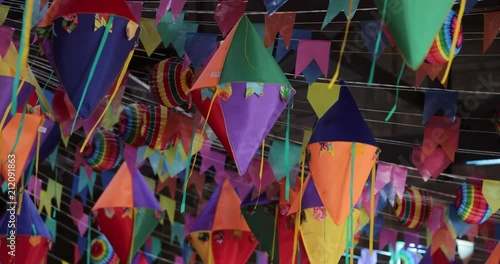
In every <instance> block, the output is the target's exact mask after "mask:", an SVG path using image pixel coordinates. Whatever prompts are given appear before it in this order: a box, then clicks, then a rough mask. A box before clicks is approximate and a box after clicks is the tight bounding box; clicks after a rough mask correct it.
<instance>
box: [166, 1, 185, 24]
mask: <svg viewBox="0 0 500 264" xmlns="http://www.w3.org/2000/svg"><path fill="white" fill-rule="evenodd" d="M184 5H186V0H171V4H170V10H171V11H172V16H173V17H174V21H177V18H179V16H180V14H181V13H182V10H183V9H184Z"/></svg>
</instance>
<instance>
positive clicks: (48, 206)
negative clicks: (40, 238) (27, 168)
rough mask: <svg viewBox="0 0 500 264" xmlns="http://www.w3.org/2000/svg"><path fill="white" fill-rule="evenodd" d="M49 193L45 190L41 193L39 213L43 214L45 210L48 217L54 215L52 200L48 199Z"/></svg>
mask: <svg viewBox="0 0 500 264" xmlns="http://www.w3.org/2000/svg"><path fill="white" fill-rule="evenodd" d="M47 196H48V195H47V193H46V192H45V191H44V190H41V191H40V205H39V207H38V212H39V213H41V212H42V210H43V208H45V212H47V215H52V199H51V198H47Z"/></svg>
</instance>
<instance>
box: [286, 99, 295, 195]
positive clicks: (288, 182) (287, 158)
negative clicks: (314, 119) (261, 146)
mask: <svg viewBox="0 0 500 264" xmlns="http://www.w3.org/2000/svg"><path fill="white" fill-rule="evenodd" d="M292 100H293V98H292V99H291V100H290V102H289V103H288V106H287V112H286V132H285V157H284V159H285V170H286V182H285V199H286V200H287V201H290V170H291V169H290V115H291V113H290V112H291V109H292V107H291V103H292Z"/></svg>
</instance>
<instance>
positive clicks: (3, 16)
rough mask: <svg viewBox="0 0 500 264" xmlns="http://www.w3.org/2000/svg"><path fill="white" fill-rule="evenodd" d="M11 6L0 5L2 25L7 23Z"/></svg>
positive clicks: (0, 22)
mask: <svg viewBox="0 0 500 264" xmlns="http://www.w3.org/2000/svg"><path fill="white" fill-rule="evenodd" d="M9 9H10V7H9V6H6V5H0V26H1V25H3V23H5V20H6V19H7V14H9Z"/></svg>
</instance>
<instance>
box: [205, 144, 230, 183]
mask: <svg viewBox="0 0 500 264" xmlns="http://www.w3.org/2000/svg"><path fill="white" fill-rule="evenodd" d="M211 147H212V143H211V142H210V141H208V140H206V141H205V142H204V143H203V147H202V148H201V150H200V154H201V157H202V160H201V166H200V173H201V174H203V173H205V172H206V171H207V170H208V169H209V168H210V167H211V166H214V168H215V171H217V172H223V171H224V166H225V164H226V155H225V154H223V153H220V152H218V151H213V150H211ZM221 182H222V181H221Z"/></svg>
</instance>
